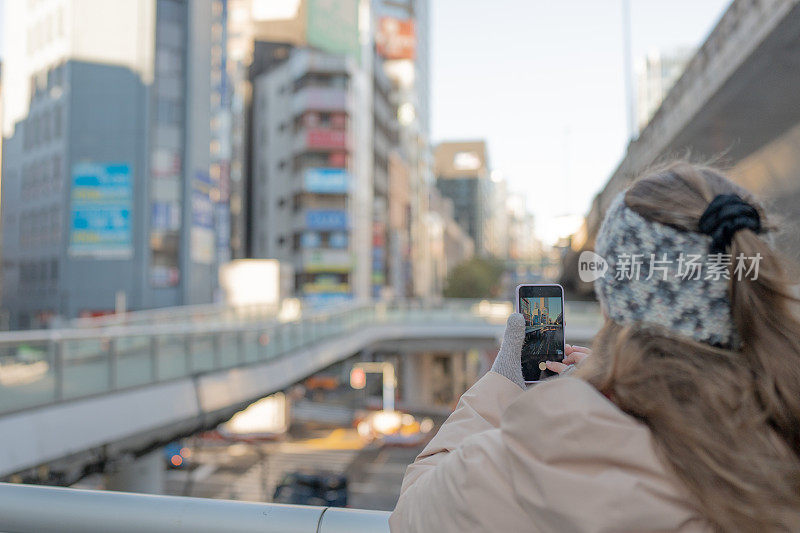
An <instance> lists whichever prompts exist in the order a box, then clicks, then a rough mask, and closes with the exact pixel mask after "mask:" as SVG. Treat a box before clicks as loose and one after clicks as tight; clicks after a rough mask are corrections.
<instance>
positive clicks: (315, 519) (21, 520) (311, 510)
mask: <svg viewBox="0 0 800 533" xmlns="http://www.w3.org/2000/svg"><path fill="white" fill-rule="evenodd" d="M388 520H389V513H387V512H382V511H364V510H356V509H341V508H334V507H313V506H301V505H282V504H269V503H250V502H239V501H229V500H211V499H204V498H187V497H182V496H154V495H146V494H131V493H125V492H108V491H94V490H77V489H66V488H57V487H43V486H36V485H16V484H9V483H0V530H2V531H6V532H9V533H49V532H59V533H61V532H67V531H69V532H73V531H74V532H78V531H80V532H81V533H105V532H107V531H109V530H113V531H116V532H118V533H139V532H141V531H147V532H149V533H178V532H181V533H182V532H189V531H191V532H192V533H206V532H208V533H212V532H213V533H216V532H219V531H240V532H243V533H247V532H251V531H252V532H253V533H256V532H257V533H368V532H369V533H383V532H387V533H388V531H389V523H388Z"/></svg>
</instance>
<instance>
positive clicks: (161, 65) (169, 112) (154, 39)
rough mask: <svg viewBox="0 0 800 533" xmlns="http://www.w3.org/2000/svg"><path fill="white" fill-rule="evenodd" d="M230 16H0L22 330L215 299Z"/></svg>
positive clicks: (184, 5) (60, 7)
mask: <svg viewBox="0 0 800 533" xmlns="http://www.w3.org/2000/svg"><path fill="white" fill-rule="evenodd" d="M224 17H225V0H212V1H209V2H190V1H187V0H115V1H114V2H108V1H107V0H30V1H26V2H8V3H6V6H5V14H4V20H5V28H4V36H5V39H6V41H5V46H4V53H5V58H4V59H5V61H4V70H5V71H6V74H7V76H5V80H6V82H5V84H4V93H5V94H4V98H3V136H4V149H5V150H4V158H3V178H4V179H3V182H2V211H3V255H4V262H3V288H4V298H3V306H4V307H5V308H6V309H7V310H8V311H10V314H11V321H12V325H13V326H16V327H31V326H40V325H46V324H47V323H48V322H49V321H50V319H51V318H52V317H54V316H62V317H74V316H79V315H92V314H103V313H108V312H112V311H113V310H114V309H115V305H116V304H117V303H119V302H120V301H121V299H120V298H119V296H120V295H124V300H125V301H126V303H127V308H128V309H144V308H151V307H161V306H170V305H182V304H196V303H207V302H211V301H212V299H213V297H214V293H215V288H216V284H217V281H216V280H217V267H218V262H219V260H220V257H221V256H222V257H224V252H222V251H221V248H224V247H225V243H224V240H221V239H220V234H221V233H224V232H220V231H218V229H219V228H218V223H219V224H224V223H225V221H224V214H223V212H224V204H225V201H226V199H225V198H226V193H225V187H226V185H225V183H224V181H223V179H224V175H225V171H224V170H223V168H222V167H224V166H225V162H224V161H225V157H226V156H225V148H224V146H223V142H224V141H223V139H224V138H225V137H226V133H225V118H224V109H223V108H224V107H225V105H226V102H227V100H226V97H225V95H224V92H225V88H224V87H225V82H224V81H223V78H222V76H224V56H223V55H221V53H222V50H224V48H225V43H224V39H225V34H224V31H222V30H223V28H224V25H225V24H224ZM221 204H222V207H220V205H221ZM220 218H223V220H221V221H218V219H220Z"/></svg>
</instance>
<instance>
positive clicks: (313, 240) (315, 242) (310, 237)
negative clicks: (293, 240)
mask: <svg viewBox="0 0 800 533" xmlns="http://www.w3.org/2000/svg"><path fill="white" fill-rule="evenodd" d="M321 245H322V237H321V236H320V234H319V233H318V232H316V231H305V232H303V234H302V235H301V236H300V246H302V247H303V248H319V247H320V246H321Z"/></svg>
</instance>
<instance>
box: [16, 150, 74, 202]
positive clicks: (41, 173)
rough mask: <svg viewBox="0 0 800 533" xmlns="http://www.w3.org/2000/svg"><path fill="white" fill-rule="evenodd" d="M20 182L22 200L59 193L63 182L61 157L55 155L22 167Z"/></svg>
mask: <svg viewBox="0 0 800 533" xmlns="http://www.w3.org/2000/svg"><path fill="white" fill-rule="evenodd" d="M20 182H21V183H20V195H21V197H22V199H23V200H30V199H33V198H37V197H39V196H42V195H45V194H47V193H50V192H56V191H60V190H61V187H62V186H63V182H64V180H63V173H62V168H61V155H60V154H55V155H53V156H52V157H44V158H42V159H38V160H37V161H33V162H31V163H27V164H25V165H23V166H22V179H21V180H20Z"/></svg>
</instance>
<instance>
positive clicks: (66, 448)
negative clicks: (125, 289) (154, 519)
mask: <svg viewBox="0 0 800 533" xmlns="http://www.w3.org/2000/svg"><path fill="white" fill-rule="evenodd" d="M511 311H512V308H511V305H510V304H509V303H507V302H504V303H498V302H489V301H482V302H477V301H457V300H456V301H442V302H439V303H436V304H431V303H425V302H393V303H365V304H359V305H347V306H343V307H338V308H333V309H328V310H322V311H316V312H313V311H312V312H308V313H303V314H300V315H299V316H296V317H293V318H292V317H284V318H281V317H280V316H278V317H275V318H271V319H266V320H261V319H254V318H253V314H252V313H244V314H242V315H240V316H239V318H238V319H236V318H232V317H235V315H234V314H233V313H232V311H231V310H225V313H226V314H225V316H226V317H227V318H226V320H225V321H222V320H216V319H214V317H213V316H212V315H207V316H206V317H205V319H203V320H200V321H195V322H188V323H187V322H184V323H166V324H160V323H151V324H148V323H142V321H141V320H140V321H138V323H136V324H134V325H106V326H102V327H89V328H72V329H64V330H39V331H22V332H9V333H4V334H0V435H3V446H2V447H0V479H2V478H3V477H8V476H9V475H11V474H15V473H24V472H25V471H26V470H27V471H31V469H37V468H41V467H43V466H46V467H48V468H49V469H50V470H52V471H53V472H61V474H54V477H51V478H50V479H49V481H50V482H54V483H59V482H61V483H64V482H66V481H67V479H66V478H64V474H63V473H64V472H67V471H72V472H77V475H80V472H81V470H82V469H85V468H91V467H92V465H97V464H101V465H102V464H103V463H107V462H108V461H113V460H114V459H115V458H118V457H122V456H126V455H130V454H133V455H134V456H138V455H140V454H143V453H146V452H147V451H149V450H153V449H155V448H157V447H158V446H160V445H163V444H165V443H168V442H170V441H172V440H175V439H176V438H179V437H181V436H185V435H188V434H192V433H194V432H197V431H200V430H204V429H209V428H213V427H215V426H216V425H217V424H219V423H220V422H222V421H224V420H226V419H228V418H229V417H230V416H232V415H233V413H235V412H236V411H238V410H241V409H243V408H244V407H245V406H247V405H248V404H249V403H251V402H253V401H255V400H257V399H259V398H262V397H264V396H266V395H269V394H271V393H273V392H276V391H280V390H283V389H286V388H287V387H289V386H291V385H293V384H295V383H297V382H299V381H301V380H303V379H304V378H306V377H308V376H310V375H312V374H314V373H316V372H318V371H320V370H322V369H324V368H326V367H328V366H330V365H331V364H333V363H335V362H337V361H342V360H344V359H347V358H349V357H352V356H353V355H355V354H357V353H359V352H360V351H362V350H365V349H367V348H369V347H370V346H376V345H383V346H386V345H396V346H401V345H402V344H403V343H411V345H412V346H413V347H416V348H417V349H419V348H420V347H424V346H427V345H436V344H437V343H438V344H439V345H441V346H445V347H446V346H450V347H452V349H453V350H454V351H455V350H466V349H469V348H470V347H471V346H475V345H476V344H480V343H482V344H483V345H484V346H488V347H492V346H496V345H497V343H498V340H499V338H500V336H501V335H502V331H503V328H504V324H505V319H506V316H507V315H508V313H510V312H511ZM570 311H571V310H570V309H569V307H568V310H567V313H568V314H567V316H569V317H570V319H572V323H571V327H572V329H570V328H569V327H568V329H567V337H568V338H569V339H572V340H573V342H579V341H582V342H585V341H586V340H587V339H589V338H591V336H592V334H593V332H594V331H595V330H596V329H597V326H598V324H597V319H598V317H599V315H598V313H597V311H596V308H586V309H584V307H581V306H578V304H576V307H574V310H572V314H570ZM176 312H177V310H176ZM573 315H574V316H573ZM290 318H292V319H290ZM406 353H408V352H406ZM76 469H77V470H76ZM59 476H61V477H59Z"/></svg>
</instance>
